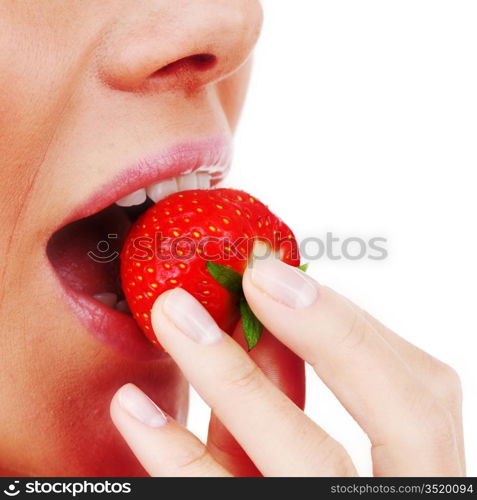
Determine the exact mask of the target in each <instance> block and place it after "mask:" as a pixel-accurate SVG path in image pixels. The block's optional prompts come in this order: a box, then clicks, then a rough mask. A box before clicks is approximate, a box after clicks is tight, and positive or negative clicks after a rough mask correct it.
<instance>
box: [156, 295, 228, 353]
mask: <svg viewBox="0 0 477 500" xmlns="http://www.w3.org/2000/svg"><path fill="white" fill-rule="evenodd" d="M162 307H163V311H164V313H165V315H166V316H167V317H168V318H169V319H170V320H171V321H172V323H174V325H175V326H176V327H177V328H178V329H179V330H180V331H181V332H182V333H183V334H184V335H186V336H187V337H189V338H190V339H192V340H193V341H194V342H197V343H198V344H214V343H215V342H217V341H219V340H220V339H221V338H222V335H223V334H222V331H221V330H220V328H219V327H218V326H217V324H216V323H215V321H214V319H213V318H212V316H211V315H210V314H209V313H208V312H207V311H206V310H205V309H204V307H202V305H201V304H199V302H197V300H196V299H194V297H192V296H191V295H190V294H188V293H187V292H186V291H185V290H182V288H174V289H173V290H172V291H170V292H168V295H167V297H166V300H165V301H164V303H163V306H162Z"/></svg>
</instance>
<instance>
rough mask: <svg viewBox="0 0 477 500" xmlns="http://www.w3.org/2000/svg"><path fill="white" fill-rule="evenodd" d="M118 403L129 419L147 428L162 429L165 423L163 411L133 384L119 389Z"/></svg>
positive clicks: (165, 418)
mask: <svg viewBox="0 0 477 500" xmlns="http://www.w3.org/2000/svg"><path fill="white" fill-rule="evenodd" d="M118 402H119V406H121V408H122V409H123V410H125V411H126V412H127V413H129V415H131V417H133V418H135V419H136V420H139V422H142V423H143V424H144V425H147V426H148V427H162V426H163V425H164V424H166V423H167V417H166V415H165V414H164V413H163V411H162V410H161V409H160V408H159V407H158V406H157V405H156V404H155V403H154V401H152V400H151V399H149V398H148V397H147V396H146V395H145V394H144V393H143V392H142V391H141V390H140V389H139V388H138V387H136V386H135V385H133V384H127V385H125V386H124V387H122V388H121V389H120V391H119V393H118Z"/></svg>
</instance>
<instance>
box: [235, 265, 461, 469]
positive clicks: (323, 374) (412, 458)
mask: <svg viewBox="0 0 477 500" xmlns="http://www.w3.org/2000/svg"><path fill="white" fill-rule="evenodd" d="M243 287H244V292H245V295H246V297H247V300H248V302H249V304H250V306H251V308H252V309H253V311H254V313H255V314H256V315H257V316H258V318H259V319H260V320H261V321H262V322H263V324H264V325H265V326H266V327H267V328H268V329H269V330H270V331H271V332H273V334H274V335H275V336H276V337H277V338H278V339H279V340H280V341H281V342H283V343H284V344H286V345H288V347H290V348H291V349H292V350H293V351H294V352H296V353H297V354H298V355H299V356H301V357H303V358H304V359H305V360H306V361H307V362H309V363H310V364H311V365H312V366H313V367H314V368H315V371H316V372H317V374H318V375H319V376H320V378H321V379H322V380H323V381H324V382H325V383H326V384H327V385H328V387H329V388H330V389H331V390H332V391H333V392H334V394H335V395H336V396H337V397H338V399H339V400H340V401H341V402H342V404H343V405H344V406H345V407H346V409H347V410H348V411H349V412H350V413H351V414H352V415H353V417H354V418H355V419H356V420H357V421H358V423H359V424H360V425H361V427H362V428H363V429H364V430H365V432H366V433H367V434H368V436H369V437H370V439H371V442H372V443H373V457H374V458H375V464H376V465H377V466H378V469H377V470H376V473H378V474H386V475H389V474H392V475H416V474H417V475H435V474H447V475H448V474H450V473H457V472H460V467H459V469H458V470H457V469H456V464H458V463H459V457H458V448H457V442H456V435H455V432H454V428H453V427H454V424H453V422H452V419H451V417H450V415H449V413H448V411H447V410H446V408H444V406H443V405H441V404H439V402H438V401H437V400H436V398H435V397H434V396H433V395H432V394H431V393H430V391H428V390H427V389H426V388H425V386H424V385H423V384H422V383H421V382H420V381H419V380H418V379H417V378H416V377H415V376H414V374H413V373H412V370H410V368H409V367H408V365H407V364H406V363H405V362H404V361H403V359H402V357H401V356H400V355H399V354H398V353H397V352H396V351H395V350H394V349H393V348H392V347H391V346H390V345H389V343H388V342H386V341H385V340H384V338H383V337H381V336H380V335H379V334H378V333H377V331H376V329H375V328H374V327H373V326H372V325H371V324H370V323H369V322H368V321H366V320H364V319H363V316H362V315H361V314H358V313H357V311H356V310H355V308H353V307H352V306H351V305H350V304H349V303H348V301H346V300H345V299H343V298H342V297H340V296H339V295H338V294H336V293H335V292H333V291H332V290H330V289H328V288H326V287H321V286H319V285H318V284H317V283H316V282H315V281H313V280H312V279H311V278H310V277H309V276H307V275H305V273H303V272H302V271H300V270H298V269H296V268H292V267H290V266H287V265H286V264H283V263H282V262H280V261H278V260H277V259H275V258H273V257H269V258H267V259H257V260H255V261H254V262H253V265H252V266H250V267H249V268H248V269H247V271H246V272H245V275H244V280H243Z"/></svg>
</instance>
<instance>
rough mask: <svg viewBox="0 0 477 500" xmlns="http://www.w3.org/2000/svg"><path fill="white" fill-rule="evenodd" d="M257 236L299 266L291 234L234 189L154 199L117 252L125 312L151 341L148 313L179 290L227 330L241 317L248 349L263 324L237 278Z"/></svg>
mask: <svg viewBox="0 0 477 500" xmlns="http://www.w3.org/2000/svg"><path fill="white" fill-rule="evenodd" d="M256 239H260V240H264V241H265V242H267V243H268V244H269V246H270V247H271V248H272V250H274V251H276V252H280V256H281V257H280V258H281V260H282V261H283V262H286V263H287V264H290V265H292V266H298V265H299V263H300V262H299V254H298V248H297V243H296V240H295V237H294V235H293V233H292V232H291V231H290V229H289V228H288V227H287V226H286V225H285V224H284V223H283V222H282V221H281V220H280V219H279V218H278V217H276V216H275V215H274V214H272V213H271V212H270V210H269V209H268V208H267V207H266V206H265V205H264V204H263V203H261V202H260V201H258V200H257V199H256V198H253V197H252V196H250V195H249V194H247V193H245V192H243V191H237V190H234V189H214V190H192V191H182V192H179V193H175V194H173V195H171V196H168V197H167V198H165V199H163V200H161V201H159V202H158V203H157V204H156V205H154V206H153V207H151V208H150V209H149V210H147V211H146V212H145V213H144V214H142V216H141V217H140V218H139V219H138V220H137V221H136V223H135V224H134V225H133V227H132V228H131V231H130V233H129V235H128V237H127V239H126V242H125V245H124V247H123V250H122V253H121V280H122V284H123V289H124V293H125V296H126V300H127V302H128V304H129V308H130V310H131V312H132V314H133V316H134V318H135V319H136V321H137V322H138V324H139V326H140V328H141V329H142V330H143V332H144V333H145V334H146V336H147V337H148V338H149V339H150V340H151V341H152V342H153V343H155V344H157V343H158V342H157V340H156V338H155V336H154V333H153V331H152V327H151V321H150V311H151V308H152V305H153V303H154V301H155V300H156V298H157V297H158V296H159V295H160V294H161V293H163V292H164V291H166V290H169V289H171V288H175V287H181V288H183V289H184V290H187V291H188V292H189V293H191V294H192V295H193V296H194V297H195V298H196V299H197V300H199V301H200V302H201V303H202V304H203V305H204V306H205V308H206V309H207V310H208V311H209V313H210V314H211V315H212V317H213V318H214V319H215V321H216V322H217V323H218V325H219V326H220V327H221V328H222V329H223V330H224V331H226V332H228V333H231V332H232V331H233V329H234V328H235V326H236V324H237V321H238V319H239V317H240V314H241V316H242V319H243V325H244V332H245V336H246V338H247V342H248V346H249V349H251V348H252V347H254V346H255V345H256V343H257V342H258V339H259V337H260V334H261V330H262V326H261V325H260V323H259V321H258V320H257V319H256V318H255V316H254V315H253V313H252V311H251V310H250V308H249V307H248V305H247V303H246V301H245V298H244V296H243V292H242V287H241V281H242V274H243V272H244V270H245V267H246V265H247V260H248V258H249V256H250V253H251V251H252V247H253V242H254V241H255V240H256Z"/></svg>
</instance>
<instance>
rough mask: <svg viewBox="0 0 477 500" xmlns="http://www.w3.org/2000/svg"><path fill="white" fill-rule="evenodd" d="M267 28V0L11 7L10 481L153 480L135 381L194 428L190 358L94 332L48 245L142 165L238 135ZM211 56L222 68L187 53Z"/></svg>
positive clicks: (6, 218) (5, 314) (4, 391)
mask: <svg viewBox="0 0 477 500" xmlns="http://www.w3.org/2000/svg"><path fill="white" fill-rule="evenodd" d="M261 19H262V17H261V8H260V5H259V3H258V2H257V1H255V0H193V1H191V0H178V1H174V2H170V1H169V0H155V1H154V2H151V1H150V0H139V1H137V0H134V1H133V0H102V1H101V2H98V1H97V0H70V1H68V2H64V1H62V0H52V1H48V2H45V1H43V0H27V1H22V2H17V1H14V0H0V47H1V49H0V69H1V71H0V89H1V90H0V130H1V134H0V164H1V169H2V179H3V181H2V183H1V187H0V190H1V196H0V212H1V214H2V238H1V240H0V310H1V317H2V331H1V335H0V351H1V353H2V362H1V370H0V400H1V401H2V408H1V410H0V472H1V473H2V474H3V475H67V476H69V475H72V476H91V475H93V476H94V475H105V476H109V475H141V474H144V470H143V468H142V467H141V466H140V464H139V463H138V462H137V460H135V458H134V457H133V455H132V454H131V452H130V451H129V449H128V448H127V446H126V445H125V444H124V442H123V441H122V439H121V438H120V436H119V434H118V433H117V431H116V429H115V428H114V426H113V425H112V423H111V420H110V418H109V401H110V399H111V397H112V396H113V394H114V393H115V391H116V390H117V389H118V387H120V386H121V385H122V384H123V383H125V382H127V381H133V382H134V383H136V384H138V385H139V386H141V387H142V388H143V389H144V390H147V391H148V392H149V393H150V394H151V395H153V396H154V397H155V398H156V399H157V400H158V401H159V402H160V404H161V405H163V406H164V407H165V408H167V411H168V412H170V414H171V415H174V416H175V418H177V420H178V421H180V422H184V420H185V415H186V411H187V384H186V382H185V380H184V378H183V377H182V375H181V373H180V371H179V369H178V368H177V366H176V365H175V363H174V362H173V361H172V360H171V359H170V358H169V359H168V360H166V361H157V362H148V363H145V362H137V361H131V360H129V359H126V358H124V357H121V356H120V355H118V354H116V353H115V352H114V351H112V350H111V349H110V348H109V347H107V346H105V345H103V344H102V343H100V342H99V341H97V340H96V339H95V338H93V337H92V335H91V334H90V333H88V332H87V331H86V330H85V329H84V328H83V327H82V326H81V325H80V323H79V322H78V320H77V319H76V317H75V316H74V315H73V314H72V312H71V310H70V309H69V307H68V306H67V304H66V302H65V300H64V299H63V297H62V291H61V288H60V286H59V283H58V281H57V279H56V276H55V273H54V272H53V270H52V268H51V266H50V265H49V262H48V260H47V258H46V255H45V248H46V244H47V241H48V239H49V238H50V236H51V235H52V233H53V232H54V231H55V230H56V229H57V228H58V225H59V224H60V223H61V222H62V220H63V219H64V218H65V217H66V216H67V215H68V214H69V213H71V212H72V211H73V210H74V209H75V208H76V207H77V206H78V205H79V204H81V203H83V202H84V201H85V200H86V199H87V198H88V197H89V196H90V195H91V194H92V193H94V192H95V191H96V190H98V188H99V187H100V186H102V185H103V184H105V183H108V182H111V180H112V179H113V178H114V177H115V176H116V175H117V173H118V172H119V171H121V170H122V169H123V168H124V167H125V166H127V165H128V164H130V163H132V162H135V161H137V160H139V159H141V158H143V157H144V156H145V155H147V154H149V153H150V152H151V151H154V152H160V151H161V150H162V149H164V148H167V147H169V146H171V145H172V144H175V143H177V142H181V141H183V140H189V139H196V138H200V137H202V136H204V135H207V136H210V135H215V134H217V133H226V134H230V133H232V132H233V130H234V129H235V126H236V123H237V120H238V118H239V114H240V110H241V107H242V103H243V99H244V96H245V91H246V86H247V81H248V75H249V70H250V67H249V64H248V60H249V56H250V54H251V51H252V48H253V46H254V44H255V41H256V39H257V37H258V34H259V31H260V26H261ZM203 53H207V54H210V55H212V56H214V57H215V58H216V62H215V64H214V65H213V67H210V68H209V67H196V66H194V65H192V64H191V63H190V60H189V59H186V58H187V57H189V56H194V55H196V54H203ZM177 61H182V63H181V64H177V65H175V66H174V67H173V68H172V70H169V71H168V72H165V73H163V74H162V73H159V74H158V73H157V71H159V70H161V68H163V67H164V66H167V65H168V64H171V63H174V62H177ZM85 436H87V437H86V438H85Z"/></svg>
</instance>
